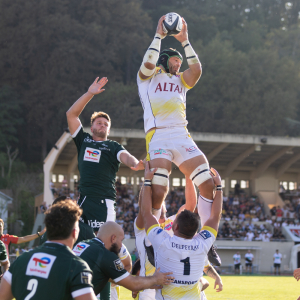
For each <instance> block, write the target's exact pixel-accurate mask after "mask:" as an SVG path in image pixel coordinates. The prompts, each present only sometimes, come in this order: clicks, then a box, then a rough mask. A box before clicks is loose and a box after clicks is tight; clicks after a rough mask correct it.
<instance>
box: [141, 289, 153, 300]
mask: <svg viewBox="0 0 300 300" xmlns="http://www.w3.org/2000/svg"><path fill="white" fill-rule="evenodd" d="M155 294H156V290H154V289H148V290H143V291H142V292H139V300H155Z"/></svg>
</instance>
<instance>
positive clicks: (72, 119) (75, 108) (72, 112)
mask: <svg viewBox="0 0 300 300" xmlns="http://www.w3.org/2000/svg"><path fill="white" fill-rule="evenodd" d="M107 81H108V80H107V78H106V77H103V78H101V79H100V80H99V77H97V78H96V79H95V81H94V82H93V83H92V85H91V86H90V87H89V89H88V91H87V92H86V93H85V94H83V95H82V96H81V97H80V98H79V99H78V100H77V101H76V102H75V103H74V104H73V105H72V106H71V107H70V108H69V110H68V111H67V113H66V115H67V121H68V126H69V130H70V133H71V134H74V133H75V131H76V130H77V129H78V127H79V126H80V124H81V123H80V120H79V115H80V114H81V112H82V111H83V109H84V108H85V106H86V105H87V104H88V103H89V101H90V100H91V99H92V98H93V97H94V95H97V94H100V93H102V92H103V91H105V90H104V89H103V87H104V86H105V85H106V83H107Z"/></svg>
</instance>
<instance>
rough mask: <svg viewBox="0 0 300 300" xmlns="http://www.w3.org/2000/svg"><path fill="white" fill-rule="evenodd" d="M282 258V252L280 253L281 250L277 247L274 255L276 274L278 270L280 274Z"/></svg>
mask: <svg viewBox="0 0 300 300" xmlns="http://www.w3.org/2000/svg"><path fill="white" fill-rule="evenodd" d="M281 259H282V254H281V253H279V250H278V249H277V250H276V251H275V253H274V255H273V263H274V275H276V272H277V274H278V275H280V265H281Z"/></svg>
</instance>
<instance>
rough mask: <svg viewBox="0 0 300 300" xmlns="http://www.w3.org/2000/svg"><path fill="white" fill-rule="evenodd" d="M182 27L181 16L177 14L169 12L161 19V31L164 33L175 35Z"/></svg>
mask: <svg viewBox="0 0 300 300" xmlns="http://www.w3.org/2000/svg"><path fill="white" fill-rule="evenodd" d="M181 29H182V18H181V16H179V14H177V13H174V12H171V13H168V14H166V19H165V20H164V21H163V31H164V33H165V34H166V35H170V36H172V35H176V34H178V33H179V32H180V31H181Z"/></svg>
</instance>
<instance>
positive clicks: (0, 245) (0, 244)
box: [0, 240, 6, 249]
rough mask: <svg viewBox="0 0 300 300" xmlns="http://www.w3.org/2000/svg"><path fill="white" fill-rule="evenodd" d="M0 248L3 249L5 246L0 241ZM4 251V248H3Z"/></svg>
mask: <svg viewBox="0 0 300 300" xmlns="http://www.w3.org/2000/svg"><path fill="white" fill-rule="evenodd" d="M0 247H1V248H5V244H4V243H3V242H2V241H1V240H0ZM5 249H6V248H5Z"/></svg>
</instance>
